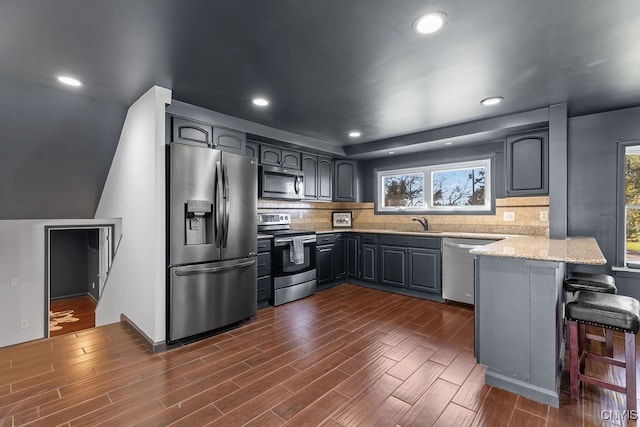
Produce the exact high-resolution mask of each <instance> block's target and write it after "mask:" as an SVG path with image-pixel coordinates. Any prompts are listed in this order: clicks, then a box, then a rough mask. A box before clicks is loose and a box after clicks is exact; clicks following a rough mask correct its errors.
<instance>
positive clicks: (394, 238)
mask: <svg viewBox="0 0 640 427" xmlns="http://www.w3.org/2000/svg"><path fill="white" fill-rule="evenodd" d="M441 245H442V240H441V239H440V238H432V237H414V236H398V235H382V234H380V235H379V234H370V233H348V232H346V233H336V234H319V235H318V236H317V246H316V277H317V280H318V284H322V283H327V282H331V281H334V280H339V279H342V280H346V279H347V278H357V279H360V280H363V281H368V282H373V283H377V284H380V285H384V286H388V287H389V289H392V288H396V289H407V290H412V291H419V292H428V293H431V294H438V295H440V294H441V292H442V250H441Z"/></svg>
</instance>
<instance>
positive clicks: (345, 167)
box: [333, 160, 358, 202]
mask: <svg viewBox="0 0 640 427" xmlns="http://www.w3.org/2000/svg"><path fill="white" fill-rule="evenodd" d="M357 167H358V166H357V162H356V161H355V160H334V162H333V170H334V177H333V186H334V189H333V200H334V201H336V202H356V201H357V188H358V169H357Z"/></svg>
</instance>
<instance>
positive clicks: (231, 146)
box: [213, 127, 247, 155]
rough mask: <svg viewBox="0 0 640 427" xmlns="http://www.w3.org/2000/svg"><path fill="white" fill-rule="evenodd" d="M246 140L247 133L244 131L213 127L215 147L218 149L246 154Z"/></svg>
mask: <svg viewBox="0 0 640 427" xmlns="http://www.w3.org/2000/svg"><path fill="white" fill-rule="evenodd" d="M246 141H247V135H246V134H245V133H244V132H239V131H237V130H231V129H225V128H219V127H214V128H213V148H217V149H218V150H222V151H227V152H229V153H235V154H243V155H244V151H245V144H246Z"/></svg>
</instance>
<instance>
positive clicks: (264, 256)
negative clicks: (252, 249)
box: [258, 252, 271, 277]
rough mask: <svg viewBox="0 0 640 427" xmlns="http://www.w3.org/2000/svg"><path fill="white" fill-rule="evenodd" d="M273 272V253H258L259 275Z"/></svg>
mask: <svg viewBox="0 0 640 427" xmlns="http://www.w3.org/2000/svg"><path fill="white" fill-rule="evenodd" d="M270 274H271V253H268V252H265V253H261V254H258V277H262V276H268V275H270Z"/></svg>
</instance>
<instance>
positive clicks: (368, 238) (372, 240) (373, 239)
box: [360, 234, 378, 245]
mask: <svg viewBox="0 0 640 427" xmlns="http://www.w3.org/2000/svg"><path fill="white" fill-rule="evenodd" d="M360 242H362V243H368V244H371V245H375V244H376V243H378V235H377V234H361V235H360Z"/></svg>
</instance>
